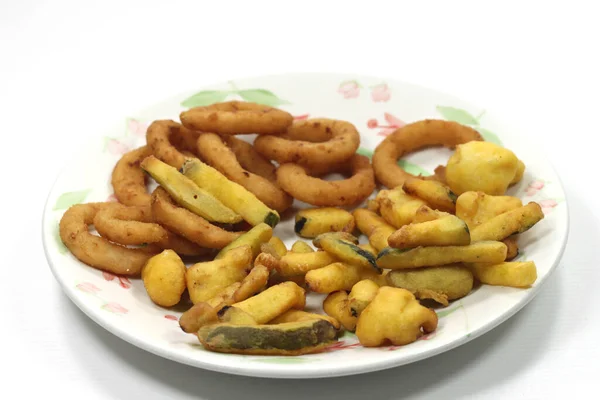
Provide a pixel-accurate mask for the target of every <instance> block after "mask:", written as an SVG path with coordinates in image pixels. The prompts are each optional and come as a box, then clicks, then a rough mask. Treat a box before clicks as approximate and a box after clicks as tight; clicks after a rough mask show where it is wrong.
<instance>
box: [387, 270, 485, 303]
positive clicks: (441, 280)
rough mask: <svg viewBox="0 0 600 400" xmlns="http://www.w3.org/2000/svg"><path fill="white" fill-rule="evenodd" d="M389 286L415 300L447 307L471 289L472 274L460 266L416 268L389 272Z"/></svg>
mask: <svg viewBox="0 0 600 400" xmlns="http://www.w3.org/2000/svg"><path fill="white" fill-rule="evenodd" d="M387 281H388V283H389V285H390V286H393V287H397V288H402V289H406V290H408V291H409V292H411V293H412V294H414V295H415V297H416V298H417V299H433V300H435V301H436V302H438V303H440V304H442V305H444V306H447V305H448V301H450V300H456V299H460V298H462V297H465V296H466V295H468V294H469V293H470V292H471V290H472V289H473V281H474V279H473V273H472V272H471V270H470V269H469V268H468V267H466V266H464V265H462V264H456V265H443V266H439V267H429V268H416V269H404V270H396V271H391V272H390V273H389V274H388V275H387Z"/></svg>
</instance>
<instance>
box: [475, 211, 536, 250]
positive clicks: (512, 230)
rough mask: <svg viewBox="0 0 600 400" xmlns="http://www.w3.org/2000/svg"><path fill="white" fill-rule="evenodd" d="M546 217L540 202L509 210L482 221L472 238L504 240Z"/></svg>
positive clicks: (477, 239)
mask: <svg viewBox="0 0 600 400" xmlns="http://www.w3.org/2000/svg"><path fill="white" fill-rule="evenodd" d="M542 219H544V212H543V211H542V207H540V205H539V204H538V203H535V202H531V203H528V204H527V205H526V206H523V207H519V208H516V209H514V210H510V211H507V212H505V213H502V214H500V215H497V216H495V217H494V218H492V219H490V220H488V221H486V222H484V223H482V224H481V225H479V226H477V227H475V228H474V229H473V230H472V231H471V240H472V241H474V242H478V241H481V240H503V239H506V238H507V237H509V236H511V235H517V234H519V233H523V232H525V231H527V230H529V229H531V228H532V227H533V226H534V225H535V224H537V223H538V222H540V221H541V220H542Z"/></svg>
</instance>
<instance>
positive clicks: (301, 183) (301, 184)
mask: <svg viewBox="0 0 600 400" xmlns="http://www.w3.org/2000/svg"><path fill="white" fill-rule="evenodd" d="M342 169H350V172H351V173H352V177H350V178H348V179H344V180H338V181H326V180H323V179H320V178H315V177H312V176H310V175H308V173H307V171H306V169H305V168H303V167H302V166H301V165H298V164H283V165H282V166H280V167H279V168H278V169H277V182H278V183H279V185H280V186H281V187H282V189H283V190H285V191H286V192H288V193H289V194H291V195H292V197H294V198H295V199H298V200H300V201H303V202H305V203H308V204H312V205H314V206H320V207H321V206H350V205H355V204H357V203H360V202H362V201H363V200H365V199H366V198H367V197H369V196H370V195H371V193H373V190H375V175H374V173H373V168H372V167H371V163H370V162H369V159H368V158H367V157H365V156H361V155H359V154H355V155H354V156H353V157H352V158H351V159H350V161H349V162H348V163H346V165H345V168H340V170H342Z"/></svg>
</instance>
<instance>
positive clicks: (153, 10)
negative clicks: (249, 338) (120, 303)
mask: <svg viewBox="0 0 600 400" xmlns="http://www.w3.org/2000/svg"><path fill="white" fill-rule="evenodd" d="M594 3H595V2H594V1H588V2H583V1H579V2H578V1H569V2H566V1H565V2H553V1H546V2H542V1H540V2H534V1H519V2H516V1H485V2H483V1H478V2H475V1H472V2H463V1H452V2H449V1H440V2H429V1H419V2H417V1H409V2H399V1H398V2H391V1H390V2H382V1H374V0H369V1H324V0H320V1H309V0H304V1H301V2H300V1H288V2H284V1H281V2H275V1H273V2H267V1H258V0H254V1H232V0H229V1H223V2H218V1H206V2H203V1H186V2H183V1H169V2H167V1H123V2H117V1H97V2H93V1H80V2H78V1H54V2H50V1H33V0H27V1H19V2H17V1H7V0H1V1H0V116H1V117H2V119H1V124H0V129H1V130H0V133H1V135H2V139H3V142H2V143H3V145H2V151H1V152H0V163H1V166H2V169H1V171H2V172H3V173H2V186H1V188H2V189H0V190H1V192H0V193H1V196H0V202H1V208H0V210H1V211H0V213H1V214H0V215H2V220H1V222H2V228H3V229H1V230H0V232H1V233H0V235H2V239H1V241H0V243H1V246H2V253H1V254H2V258H1V259H0V260H1V262H0V268H1V269H2V273H1V275H0V276H1V278H0V288H1V292H0V300H1V301H0V311H1V317H2V320H1V321H2V322H1V323H0V338H1V339H2V340H1V341H0V343H1V348H2V350H1V355H0V365H1V366H2V379H0V381H1V382H2V384H1V385H0V397H2V398H7V399H20V398H29V397H30V396H36V397H40V396H44V398H45V397H46V396H47V395H48V394H50V393H57V394H60V396H61V398H64V399H71V398H83V397H84V398H86V400H93V399H111V398H117V399H121V398H122V399H138V398H139V399H146V400H150V399H163V398H170V399H180V398H181V399H188V398H199V399H221V398H232V397H234V396H243V397H244V398H245V399H248V400H252V399H265V398H286V399H290V400H291V399H300V398H312V399H332V398H338V397H339V398H346V399H359V398H360V399H364V398H368V399H392V398H401V397H402V398H410V399H417V398H423V399H429V398H443V399H455V398H486V399H506V398H512V399H548V398H560V397H566V396H569V397H568V398H578V397H580V396H584V395H586V394H587V392H588V391H591V393H590V394H587V396H586V397H587V398H593V397H595V396H597V395H598V394H597V380H598V372H599V371H600V368H599V366H600V365H599V362H598V359H599V357H600V345H599V344H598V343H599V339H598V338H599V336H600V308H599V306H600V301H599V298H600V295H599V294H598V285H599V284H600V256H599V249H598V247H599V246H598V245H599V243H600V228H599V226H598V222H599V221H598V217H599V212H598V209H599V208H598V197H597V196H598V194H599V191H598V182H597V179H594V178H596V177H597V173H596V171H595V170H596V169H597V165H598V158H599V153H598V151H599V150H598V146H597V143H598V141H597V137H598V135H600V128H599V123H598V118H597V115H598V111H599V108H600V101H599V99H598V93H599V91H600V79H599V78H598V74H599V73H600V62H599V61H598V59H597V54H598V39H599V38H600V29H599V26H600V24H598V21H597V18H598V15H599V14H598V12H597V11H596V10H594V9H593V5H594ZM286 71H326V72H352V73H357V74H368V75H380V76H383V77H391V78H395V79H399V80H406V81H411V82H415V83H418V84H424V85H427V86H431V87H434V88H437V89H440V90H443V91H447V92H450V93H454V94H457V95H459V96H461V97H464V98H465V99H467V100H470V101H474V102H476V104H480V105H482V107H485V108H487V109H489V110H492V109H493V110H494V111H495V112H496V113H501V115H505V116H506V117H507V118H509V119H512V120H513V121H516V122H517V123H519V124H521V125H522V126H523V127H525V128H527V130H528V132H529V134H530V135H531V136H532V137H535V138H536V139H537V146H539V151H541V152H545V153H547V154H548V156H549V158H550V159H551V160H552V162H553V164H554V165H555V167H556V169H557V170H558V172H559V174H560V176H561V179H562V180H563V183H564V186H565V189H566V191H567V194H568V202H569V210H570V213H571V231H570V236H569V244H568V246H567V249H566V252H565V254H564V257H563V259H562V262H561V264H560V266H559V268H558V269H557V271H556V272H555V273H554V274H553V276H552V277H551V278H550V279H549V280H548V282H547V284H546V285H545V287H544V288H543V290H542V291H541V293H540V294H539V295H538V296H537V297H536V298H535V299H534V300H533V301H532V302H531V303H530V304H529V305H528V306H527V307H526V308H525V309H524V310H522V311H521V312H519V313H518V314H517V315H516V316H515V317H513V318H511V319H510V320H509V321H507V322H505V323H504V324H502V325H501V326H499V327H498V328H496V329H495V330H493V331H492V332H490V333H488V334H485V335H484V336H482V337H480V338H478V339H476V340H474V341H472V342H470V343H468V344H466V345H464V346H461V347H460V348H458V349H455V350H452V351H450V352H447V353H444V354H442V355H440V356H437V357H434V358H431V359H428V360H425V361H422V362H418V363H415V364H411V365H409V366H405V367H401V368H397V369H392V370H387V371H383V372H377V373H373V374H368V375H362V376H354V377H346V378H337V379H331V380H318V381H281V380H279V381H278V380H265V379H252V378H243V377H234V376H228V375H223V374H218V373H212V372H207V371H203V370H199V369H194V368H191V367H187V366H183V365H179V364H176V363H173V362H170V361H167V360H164V359H161V358H158V357H156V356H154V355H151V354H148V353H146V352H144V351H142V350H139V349H137V348H135V347H133V346H131V345H129V344H127V343H125V342H123V341H122V340H120V339H118V338H116V337H114V336H112V335H111V334H109V333H107V332H106V331H104V330H102V329H101V328H100V327H98V326H96V325H95V324H94V323H93V322H92V321H91V320H89V319H88V318H87V317H85V316H84V315H83V314H82V313H81V312H80V311H79V310H78V309H77V308H76V307H75V306H74V305H72V304H71V303H70V301H69V300H68V299H67V297H66V296H65V295H63V294H62V292H61V290H60V288H59V287H58V284H57V283H56V281H55V280H54V278H53V276H52V275H51V273H50V270H49V268H48V266H47V263H46V260H45V258H44V254H43V250H42V245H41V239H40V238H41V229H40V228H41V214H42V208H43V205H44V201H45V197H46V195H47V193H48V191H49V189H50V187H51V185H52V182H53V180H54V178H55V176H56V175H57V173H58V172H59V169H60V168H62V167H63V166H64V165H65V162H66V160H68V158H69V157H70V156H71V155H73V154H74V152H76V149H77V147H78V145H79V144H80V143H83V142H85V141H86V140H88V138H89V137H90V136H93V135H101V134H102V132H103V129H104V128H106V127H107V126H109V125H110V124H111V123H113V122H115V121H118V120H119V119H120V118H122V117H123V116H125V115H127V114H128V113H129V112H131V111H132V110H135V109H138V108H140V107H142V106H144V105H147V104H151V103H153V102H154V101H156V100H161V99H163V98H165V97H167V96H170V95H173V94H177V93H178V92H181V91H183V90H189V89H190V88H195V87H200V86H201V85H202V84H205V83H213V82H218V81H222V80H227V79H231V78H236V77H240V76H241V77H244V76H252V75H261V74H268V73H274V72H286ZM71 167H73V168H77V166H71ZM7 257H8V258H7ZM5 369H7V370H5Z"/></svg>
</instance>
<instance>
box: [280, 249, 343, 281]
mask: <svg viewBox="0 0 600 400" xmlns="http://www.w3.org/2000/svg"><path fill="white" fill-rule="evenodd" d="M336 261H337V259H336V258H335V257H334V256H332V255H331V254H329V253H328V252H326V251H314V252H312V253H292V252H289V253H287V254H285V255H284V256H283V257H281V260H279V263H278V264H277V266H276V270H277V272H278V273H279V274H280V275H281V276H283V277H291V276H297V275H304V274H305V273H307V272H308V271H311V270H313V269H317V268H322V267H324V266H326V265H329V264H332V263H334V262H336Z"/></svg>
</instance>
